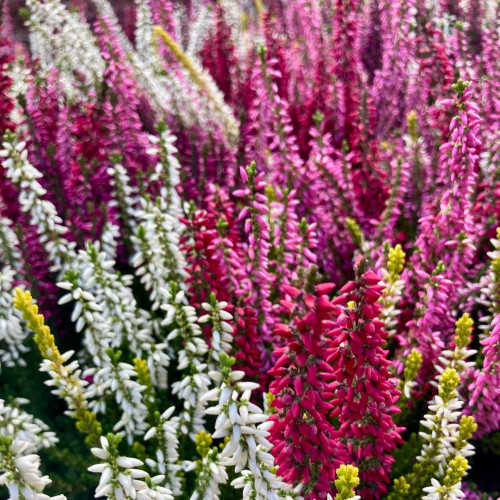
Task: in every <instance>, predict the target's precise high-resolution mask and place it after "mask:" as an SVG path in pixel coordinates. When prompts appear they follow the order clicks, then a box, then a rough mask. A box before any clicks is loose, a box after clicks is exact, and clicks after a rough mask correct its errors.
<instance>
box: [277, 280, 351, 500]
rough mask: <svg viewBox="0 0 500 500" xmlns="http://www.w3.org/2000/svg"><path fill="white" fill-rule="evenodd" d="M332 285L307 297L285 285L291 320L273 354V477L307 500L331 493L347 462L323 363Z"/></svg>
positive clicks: (281, 328) (280, 332) (332, 309)
mask: <svg viewBox="0 0 500 500" xmlns="http://www.w3.org/2000/svg"><path fill="white" fill-rule="evenodd" d="M332 289H333V285H332V284H330V283H326V284H323V285H318V286H317V287H316V294H317V295H306V294H303V293H302V292H300V291H299V290H297V289H296V288H294V287H291V286H287V285H284V286H283V291H284V292H285V294H286V297H287V298H286V300H283V301H281V304H282V305H283V307H285V309H286V310H287V311H288V312H289V314H290V316H291V322H290V325H285V324H278V325H277V327H276V329H275V333H276V334H277V335H279V336H280V337H282V338H284V339H285V346H284V347H282V348H279V349H277V350H276V351H275V355H276V356H277V358H278V359H277V361H276V363H275V365H274V367H273V369H272V370H271V371H270V374H271V376H272V377H274V380H273V381H272V382H271V385H270V392H271V393H272V394H273V395H274V396H275V399H274V401H273V402H272V404H271V407H272V408H275V409H276V413H273V414H272V415H271V416H270V420H271V421H272V422H273V425H272V427H271V429H270V438H269V439H270V441H271V442H272V443H273V445H274V446H273V449H272V454H273V455H274V457H275V461H276V464H277V466H278V470H277V473H278V475H280V476H282V477H283V480H284V481H285V482H287V483H288V484H291V485H293V486H295V487H297V490H296V491H298V492H300V494H301V495H303V496H304V498H306V499H308V500H309V499H311V500H315V499H324V498H326V495H327V493H329V492H330V491H332V490H333V488H334V484H333V481H334V479H335V470H336V469H337V468H338V467H339V466H340V465H341V464H342V463H343V462H344V460H345V459H346V458H347V455H346V452H345V449H344V446H343V445H341V444H340V443H339V441H338V436H339V433H338V432H337V430H336V429H335V427H334V426H333V425H332V423H331V421H330V420H329V418H328V414H329V413H330V412H331V410H332V405H331V404H330V403H328V402H327V400H328V398H329V395H330V390H329V387H328V382H327V381H328V380H329V379H331V378H333V371H332V368H331V366H330V365H329V364H328V363H326V357H327V353H328V346H327V338H326V335H325V334H326V332H327V331H328V329H329V322H331V320H332V317H333V313H334V312H335V311H336V309H337V308H336V306H335V305H334V304H332V302H331V301H330V299H329V298H328V295H326V294H327V293H329V292H331V290H332Z"/></svg>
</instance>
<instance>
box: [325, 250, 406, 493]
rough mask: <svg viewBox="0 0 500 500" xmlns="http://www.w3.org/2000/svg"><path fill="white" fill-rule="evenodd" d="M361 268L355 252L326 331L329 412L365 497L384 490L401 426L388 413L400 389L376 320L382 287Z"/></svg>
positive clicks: (380, 323) (361, 261)
mask: <svg viewBox="0 0 500 500" xmlns="http://www.w3.org/2000/svg"><path fill="white" fill-rule="evenodd" d="M366 267H367V263H366V260H365V258H364V257H362V256H361V255H360V256H358V258H357V259H356V264H355V271H356V278H355V280H354V281H349V282H348V283H347V284H346V285H344V287H343V288H342V289H341V290H340V292H341V295H340V296H339V297H337V298H336V299H334V301H333V302H334V303H336V304H343V305H342V306H341V307H342V309H341V312H340V314H339V315H338V317H337V319H336V322H335V323H334V327H333V328H330V331H329V332H328V334H327V335H328V337H329V342H328V344H327V345H328V348H329V351H330V354H329V356H328V358H327V362H328V363H329V364H330V365H331V366H332V367H333V373H331V374H330V375H329V378H331V380H332V382H331V384H330V388H329V390H330V393H331V395H332V397H333V399H331V401H330V402H331V404H332V405H333V407H334V409H333V411H332V412H331V416H332V417H336V418H337V419H338V422H339V424H340V428H339V433H340V439H339V441H340V442H341V443H342V444H343V445H345V447H346V450H347V453H348V459H347V463H350V464H353V465H356V466H357V467H358V468H359V471H360V479H361V484H360V489H359V493H360V495H361V497H362V498H367V499H368V498H380V497H381V496H382V495H383V494H384V493H386V492H387V484H388V483H389V473H390V471H391V465H392V463H393V462H394V458H393V457H392V452H393V451H394V450H395V449H396V447H397V445H398V444H402V442H403V440H402V439H401V431H402V430H403V429H402V428H399V427H397V426H396V424H395V423H394V421H393V418H392V415H393V414H394V413H397V412H399V408H398V407H397V406H396V402H397V400H398V398H399V395H400V392H399V391H398V390H397V389H396V385H397V381H396V380H395V379H394V378H392V375H391V373H390V372H389V366H390V364H391V362H390V361H389V360H388V359H387V356H388V351H386V350H384V349H383V347H382V346H383V344H384V342H385V338H386V337H387V332H386V331H385V330H384V322H383V321H380V320H379V319H378V317H379V315H380V310H381V306H380V304H379V303H378V299H379V298H380V296H381V293H382V290H383V289H384V287H383V286H382V285H379V283H380V278H379V277H378V276H377V275H376V274H375V273H374V272H373V271H370V270H367V269H366ZM351 301H352V303H350V302H351ZM349 303H350V304H349Z"/></svg>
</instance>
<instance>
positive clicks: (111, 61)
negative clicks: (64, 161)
mask: <svg viewBox="0 0 500 500" xmlns="http://www.w3.org/2000/svg"><path fill="white" fill-rule="evenodd" d="M95 31H96V34H97V37H98V41H99V45H100V48H101V54H102V57H103V59H104V61H105V70H104V74H103V85H105V86H106V89H107V94H108V95H107V99H109V101H110V102H111V103H112V106H111V108H110V110H109V111H111V113H112V114H111V116H110V117H109V118H110V119H111V123H110V125H111V127H109V128H108V141H109V143H108V151H110V152H111V151H113V150H114V149H116V150H118V151H120V154H121V155H122V156H123V161H124V166H125V167H126V168H127V171H128V173H129V175H130V176H131V178H132V181H133V182H136V179H137V178H138V177H139V175H140V173H141V172H144V171H145V170H146V168H147V166H148V163H149V161H151V160H150V159H149V158H148V155H147V154H146V149H147V148H148V147H149V141H148V137H147V135H146V134H145V133H144V131H143V124H142V123H141V119H140V117H139V107H140V104H141V103H140V100H139V89H138V88H137V84H136V81H135V80H134V78H133V76H134V75H133V70H132V68H131V67H130V65H129V64H128V62H127V60H126V57H127V56H126V54H125V51H124V50H123V47H122V46H121V45H120V42H119V39H118V37H117V34H116V32H115V30H114V26H113V23H112V22H111V21H110V20H109V19H108V18H107V17H106V16H103V17H100V18H99V19H98V20H97V22H96V24H95Z"/></svg>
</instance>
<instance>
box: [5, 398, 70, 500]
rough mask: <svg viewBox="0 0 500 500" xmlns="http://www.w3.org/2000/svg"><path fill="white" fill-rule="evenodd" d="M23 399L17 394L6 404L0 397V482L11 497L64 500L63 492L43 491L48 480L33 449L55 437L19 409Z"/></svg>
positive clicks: (51, 443) (46, 445) (15, 499)
mask: <svg viewBox="0 0 500 500" xmlns="http://www.w3.org/2000/svg"><path fill="white" fill-rule="evenodd" d="M26 403H28V401H27V400H25V399H20V398H19V399H15V400H13V401H12V403H11V404H10V405H7V404H6V403H5V401H4V400H2V399H0V485H5V486H7V488H8V490H9V495H10V499H11V500H18V499H26V500H64V499H65V498H66V497H65V496H64V495H58V496H55V497H49V496H48V495H45V494H44V493H43V489H44V488H45V486H47V485H48V484H50V483H51V480H50V479H49V477H48V476H42V473H41V471H40V457H39V456H38V455H37V453H36V452H37V451H38V450H40V449H42V448H50V447H51V446H54V445H55V444H57V442H58V439H57V438H56V437H55V434H54V433H53V432H50V431H49V430H48V427H47V426H46V425H45V424H44V423H43V422H42V421H41V420H38V419H36V418H34V417H33V416H32V415H30V414H29V413H26V412H25V411H23V410H21V409H20V405H21V404H26Z"/></svg>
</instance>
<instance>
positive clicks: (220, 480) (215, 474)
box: [188, 448, 228, 500]
mask: <svg viewBox="0 0 500 500" xmlns="http://www.w3.org/2000/svg"><path fill="white" fill-rule="evenodd" d="M193 466H194V463H193V464H190V465H188V470H190V469H191V468H192V467H193ZM227 480H228V475H227V472H226V468H225V467H224V466H223V465H222V464H221V463H220V454H219V453H217V449H216V448H212V449H211V450H209V452H208V453H207V455H206V456H205V457H203V460H202V461H201V464H200V471H199V473H198V482H197V484H196V488H195V491H194V492H193V494H192V495H191V498H190V500H218V499H219V498H220V489H219V485H220V484H225V483H227Z"/></svg>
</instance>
